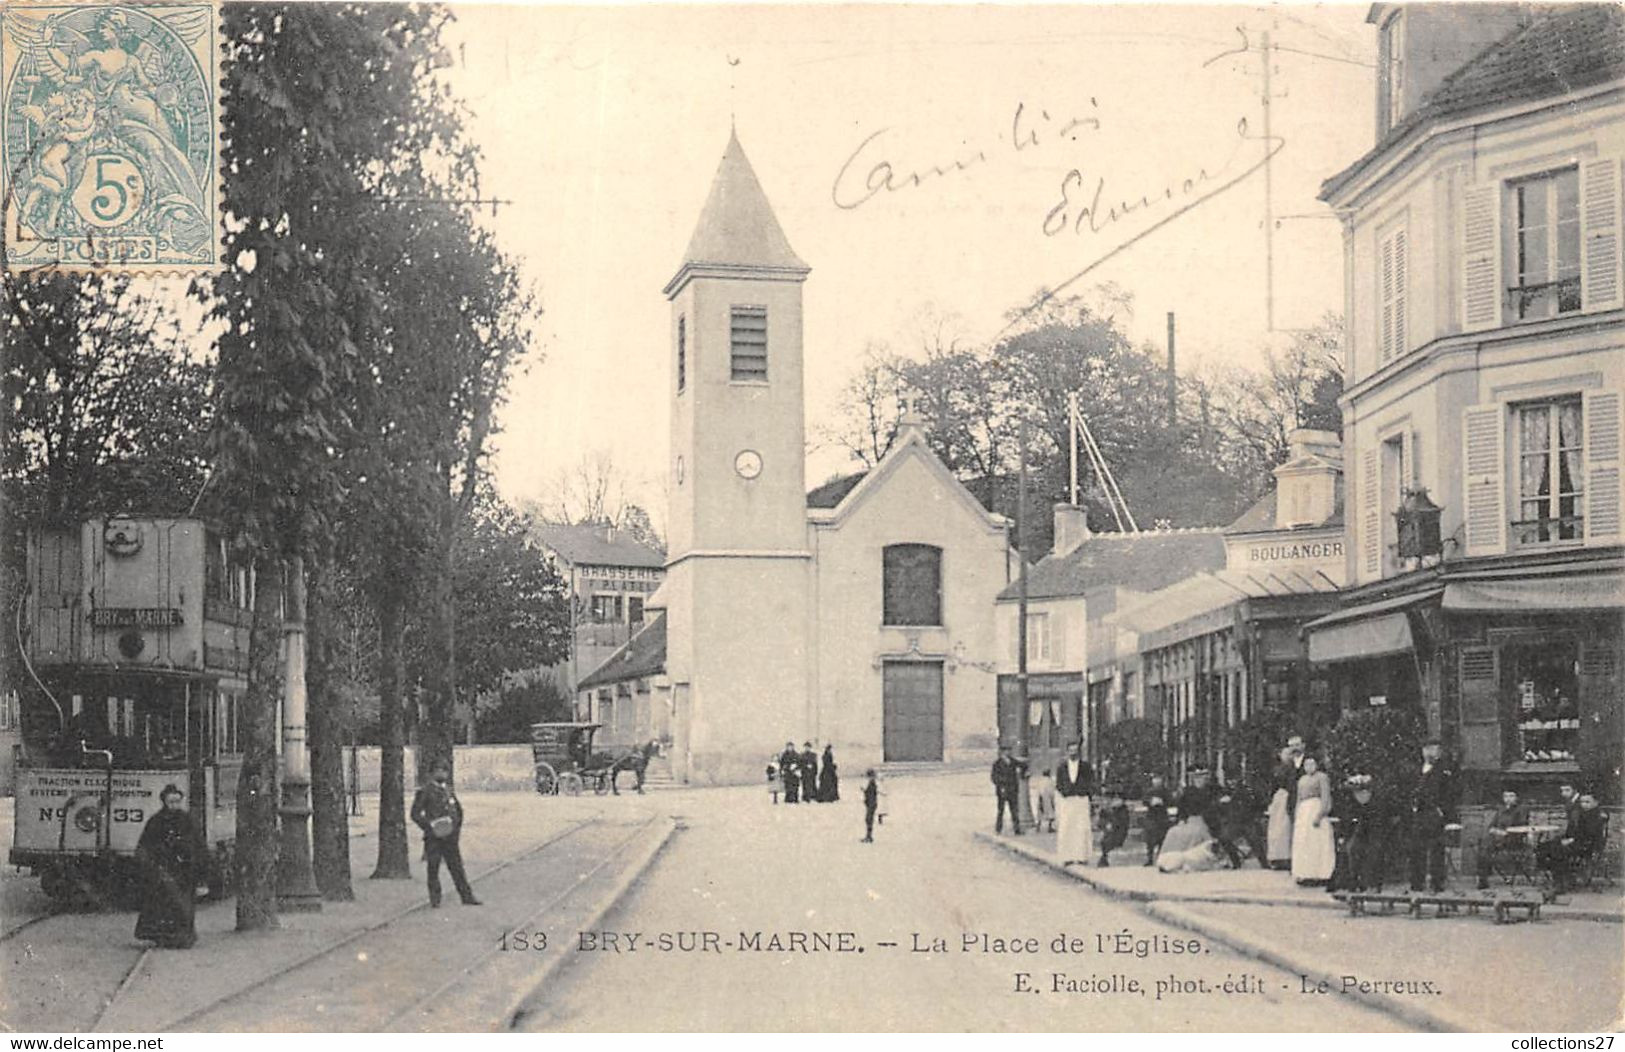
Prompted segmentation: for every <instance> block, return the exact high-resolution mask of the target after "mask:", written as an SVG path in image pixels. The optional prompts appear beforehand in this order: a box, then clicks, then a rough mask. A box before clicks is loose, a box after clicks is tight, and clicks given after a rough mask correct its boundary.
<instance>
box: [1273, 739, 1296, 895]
mask: <svg viewBox="0 0 1625 1052" xmlns="http://www.w3.org/2000/svg"><path fill="white" fill-rule="evenodd" d="M1296 759H1297V752H1296V751H1295V750H1294V749H1293V748H1292V746H1290V745H1287V746H1284V747H1282V749H1281V756H1280V761H1281V762H1280V763H1278V764H1277V765H1276V767H1275V777H1274V784H1275V795H1274V796H1273V797H1271V798H1270V808H1269V837H1268V840H1269V843H1268V846H1267V848H1266V850H1267V851H1268V852H1269V863H1270V868H1271V869H1286V868H1287V866H1288V865H1289V864H1290V863H1291V861H1292V812H1293V810H1294V809H1295V808H1296V806H1297V803H1298V793H1297V789H1298V777H1299V771H1298V765H1297V763H1296V762H1294V761H1296Z"/></svg>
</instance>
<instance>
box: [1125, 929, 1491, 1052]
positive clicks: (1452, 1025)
mask: <svg viewBox="0 0 1625 1052" xmlns="http://www.w3.org/2000/svg"><path fill="white" fill-rule="evenodd" d="M1142 909H1143V910H1144V912H1145V913H1146V914H1147V915H1149V916H1151V917H1154V918H1156V919H1157V920H1160V921H1163V922H1164V923H1167V924H1172V925H1174V926H1175V927H1177V928H1184V929H1185V930H1186V931H1191V932H1195V933H1196V934H1198V935H1201V936H1203V937H1205V938H1208V939H1212V940H1214V941H1216V942H1219V943H1223V944H1224V945H1225V946H1228V947H1230V948H1231V949H1232V950H1235V951H1237V952H1238V953H1241V954H1244V955H1246V956H1248V957H1252V958H1254V959H1256V960H1260V961H1263V962H1264V963H1265V964H1272V965H1274V966H1275V967H1277V968H1280V969H1283V970H1285V971H1288V972H1296V973H1297V974H1299V975H1302V976H1305V977H1306V978H1308V979H1310V980H1314V981H1317V982H1324V983H1327V984H1329V988H1330V989H1331V990H1332V991H1334V992H1335V993H1336V994H1337V995H1338V996H1340V997H1346V998H1348V999H1349V1000H1351V1001H1358V1002H1360V1003H1362V1004H1364V1005H1366V1006H1368V1007H1370V1008H1375V1009H1376V1010H1377V1011H1379V1012H1381V1013H1383V1014H1384V1015H1388V1016H1392V1017H1393V1018H1395V1019H1398V1020H1400V1021H1402V1022H1405V1023H1409V1024H1411V1025H1412V1026H1415V1027H1417V1028H1419V1029H1422V1030H1429V1031H1433V1032H1436V1033H1464V1034H1476V1033H1483V1032H1484V1026H1483V1021H1482V1020H1472V1019H1464V1018H1461V1017H1459V1016H1458V1015H1457V1014H1456V1013H1455V1012H1453V1011H1449V1010H1445V1009H1432V1008H1423V1007H1422V1006H1421V1005H1419V1004H1416V1003H1415V1002H1412V1001H1404V1000H1401V999H1399V998H1397V997H1391V996H1389V995H1388V994H1384V993H1377V992H1374V991H1373V992H1369V993H1367V992H1362V991H1360V990H1358V989H1356V990H1354V991H1352V992H1350V991H1348V990H1346V989H1342V988H1341V985H1340V984H1341V983H1342V980H1343V976H1344V975H1352V974H1354V973H1353V972H1332V971H1326V970H1325V969H1324V967H1323V966H1320V965H1313V964H1306V963H1304V962H1303V961H1301V960H1299V959H1298V958H1296V957H1293V956H1292V955H1291V954H1288V953H1283V952H1281V951H1280V950H1279V949H1277V948H1275V947H1274V946H1271V945H1269V944H1268V943H1265V942H1263V941H1261V940H1259V939H1256V938H1254V937H1253V936H1251V935H1249V934H1247V933H1245V932H1243V931H1242V930H1241V929H1240V928H1238V927H1236V926H1235V925H1232V924H1226V923H1225V922H1223V921H1220V920H1215V919H1214V918H1212V917H1203V916H1201V915H1199V914H1197V913H1194V912H1192V911H1191V910H1188V909H1186V908H1184V907H1183V906H1177V905H1164V904H1162V903H1159V902H1146V903H1143V904H1142Z"/></svg>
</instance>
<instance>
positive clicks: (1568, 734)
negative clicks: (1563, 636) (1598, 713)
mask: <svg viewBox="0 0 1625 1052" xmlns="http://www.w3.org/2000/svg"><path fill="white" fill-rule="evenodd" d="M1507 657H1508V658H1510V660H1509V661H1508V662H1507V664H1508V671H1509V673H1510V675H1509V682H1510V686H1511V690H1512V695H1513V709H1514V712H1515V714H1516V715H1515V720H1516V723H1517V727H1518V756H1519V759H1521V760H1523V761H1524V762H1525V763H1574V762H1575V761H1576V759H1577V757H1578V755H1579V738H1580V710H1579V693H1580V678H1579V674H1578V667H1579V654H1578V648H1577V647H1576V646H1575V645H1574V644H1573V643H1561V642H1549V643H1546V644H1543V645H1541V646H1538V647H1536V646H1519V647H1513V648H1510V649H1509V651H1508V653H1507Z"/></svg>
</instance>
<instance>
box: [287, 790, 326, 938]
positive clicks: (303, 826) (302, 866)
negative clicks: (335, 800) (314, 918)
mask: <svg viewBox="0 0 1625 1052" xmlns="http://www.w3.org/2000/svg"><path fill="white" fill-rule="evenodd" d="M277 814H278V816H279V817H280V819H281V827H282V845H281V847H282V849H281V851H280V852H278V854H277V868H276V906H277V909H278V910H279V911H281V912H283V913H319V912H321V908H322V893H321V890H320V889H319V888H317V887H316V874H315V871H314V870H313V869H312V868H311V862H310V786H308V785H300V784H297V783H293V782H283V783H282V806H281V807H280V808H278V809H277Z"/></svg>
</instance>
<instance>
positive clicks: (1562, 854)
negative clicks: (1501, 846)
mask: <svg viewBox="0 0 1625 1052" xmlns="http://www.w3.org/2000/svg"><path fill="white" fill-rule="evenodd" d="M1607 836H1608V816H1607V815H1606V814H1605V813H1604V812H1603V810H1602V808H1600V807H1598V806H1597V794H1596V793H1590V792H1587V793H1581V794H1580V809H1579V810H1578V811H1577V812H1575V814H1574V817H1573V818H1572V819H1571V820H1570V821H1569V824H1568V828H1566V829H1564V830H1563V835H1562V836H1561V837H1559V838H1558V839H1556V840H1548V841H1546V842H1545V843H1543V844H1541V845H1540V846H1539V847H1537V848H1536V849H1535V864H1536V865H1538V866H1539V867H1540V868H1541V869H1544V870H1546V871H1548V872H1550V873H1551V875H1552V893H1553V894H1555V895H1561V894H1564V893H1565V892H1567V891H1568V890H1569V889H1570V887H1571V886H1572V884H1573V882H1574V870H1575V867H1576V866H1577V865H1579V863H1581V862H1583V861H1585V860H1586V859H1588V858H1590V857H1591V856H1592V855H1594V854H1596V853H1597V852H1598V851H1601V850H1602V845H1603V841H1604V840H1605V839H1606V838H1607Z"/></svg>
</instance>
